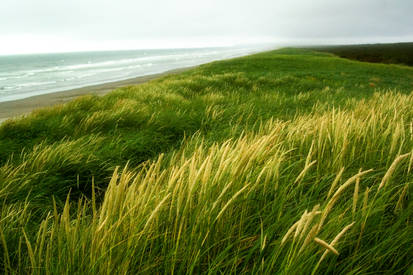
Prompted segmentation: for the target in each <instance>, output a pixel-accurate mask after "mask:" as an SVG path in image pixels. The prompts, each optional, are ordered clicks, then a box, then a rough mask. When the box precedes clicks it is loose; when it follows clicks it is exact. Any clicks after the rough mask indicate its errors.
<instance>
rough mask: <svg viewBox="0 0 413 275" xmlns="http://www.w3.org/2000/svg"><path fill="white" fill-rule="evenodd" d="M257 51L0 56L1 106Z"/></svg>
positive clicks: (257, 49) (230, 49) (255, 48)
mask: <svg viewBox="0 0 413 275" xmlns="http://www.w3.org/2000/svg"><path fill="white" fill-rule="evenodd" d="M259 50H263V47H237V48H234V47H231V48H198V49H162V50H133V51H111V52H83V53H59V54H37V55H14V56H0V102H4V101H10V100H16V99H22V98H26V97H30V96H34V95H40V94H47V93H52V92H57V91H64V90H68V89H73V88H79V87H84V86H89V85H95V84H101V83H106V82H112V81H118V80H124V79H128V78H133V77H138V76H144V75H150V74H155V73H161V72H165V71H168V70H172V69H176V68H184V67H189V66H194V65H199V64H203V63H207V62H211V61H214V60H220V59H227V58H232V57H237V56H242V55H246V54H249V53H252V52H256V51H259Z"/></svg>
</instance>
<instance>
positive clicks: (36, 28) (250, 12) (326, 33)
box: [0, 0, 413, 54]
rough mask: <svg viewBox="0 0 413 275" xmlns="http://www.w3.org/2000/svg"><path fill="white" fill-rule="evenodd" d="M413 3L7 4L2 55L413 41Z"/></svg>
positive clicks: (4, 0)
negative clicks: (141, 48)
mask: <svg viewBox="0 0 413 275" xmlns="http://www.w3.org/2000/svg"><path fill="white" fill-rule="evenodd" d="M412 12H413V0H340V1H339V0H312V1H310V0H248V1H247V0H220V1H219V0H203V1H198V0H192V1H191V0H147V1H137V0H135V1H134V0H1V5H0V54H1V53H7V52H38V51H60V50H62V51H66V50H83V49H84V50H88V49H109V48H113V49H115V48H139V47H169V46H171V47H174V46H175V47H185V46H206V45H210V46H220V45H230V44H239V43H252V42H261V41H262V42H274V43H277V42H287V43H288V42H291V43H297V42H298V43H299V42H301V43H311V42H314V43H323V42H324V43H334V42H339V43H343V42H349V43H354V42H379V41H384V42H389V41H409V40H413V16H412Z"/></svg>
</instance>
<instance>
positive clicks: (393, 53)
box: [312, 43, 413, 66]
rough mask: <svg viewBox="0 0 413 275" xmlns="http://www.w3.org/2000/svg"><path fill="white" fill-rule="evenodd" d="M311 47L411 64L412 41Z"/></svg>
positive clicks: (358, 57) (368, 59)
mask: <svg viewBox="0 0 413 275" xmlns="http://www.w3.org/2000/svg"><path fill="white" fill-rule="evenodd" d="M312 49H313V50H316V51H323V52H329V53H333V54H335V55H338V56H340V57H344V58H349V59H353V60H359V61H365V62H374V63H386V64H401V65H408V66H413V43H392V44H364V45H341V46H320V47H313V48H312Z"/></svg>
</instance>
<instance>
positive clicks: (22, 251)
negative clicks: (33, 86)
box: [0, 49, 413, 274]
mask: <svg viewBox="0 0 413 275" xmlns="http://www.w3.org/2000/svg"><path fill="white" fill-rule="evenodd" d="M412 91H413V69H412V68H409V67H404V66H397V65H382V64H369V63H360V62H353V61H350V60H346V59H341V58H337V57H334V56H331V55H329V54H325V53H317V52H312V51H309V50H299V49H282V50H278V51H272V52H266V53H260V54H256V55H252V56H248V57H242V58H237V59H232V60H227V61H219V62H214V63H210V64H206V65H202V66H200V67H199V68H196V69H193V70H190V71H187V72H185V73H182V74H179V75H171V76H168V77H164V78H162V79H159V80H156V81H152V82H149V83H146V84H143V85H139V86H133V87H128V88H123V89H119V90H116V91H114V92H112V93H110V94H108V95H106V96H104V97H92V96H90V97H82V98H79V99H77V100H74V101H73V102H70V103H68V104H65V105H60V106H56V107H52V108H47V109H42V110H38V111H36V112H34V113H32V114H31V115H28V116H26V117H25V118H22V119H18V120H9V121H7V122H5V123H4V124H2V125H1V126H0V200H1V203H2V208H1V213H0V215H1V217H0V244H1V249H0V255H1V258H0V259H1V261H0V269H1V271H2V272H9V273H34V274H74V273H82V274H126V273H131V274H135V273H176V274H181V273H195V274H197V273H201V272H202V273H251V272H252V273H268V274H273V273H283V274H303V273H314V274H318V273H319V274H324V273H344V272H345V273H352V274H365V273H369V272H370V273H376V272H377V271H382V272H385V273H386V272H387V273H395V272H401V273H403V272H405V273H410V272H413V258H412V257H411V255H412V253H413V246H412V243H413V224H412V222H413V221H412V217H413V202H412V200H411V197H412V195H413V191H412V190H413V189H412V185H413V174H412V169H413V124H412V121H413V108H412V106H413V94H412Z"/></svg>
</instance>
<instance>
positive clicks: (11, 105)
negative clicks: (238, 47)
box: [0, 67, 193, 123]
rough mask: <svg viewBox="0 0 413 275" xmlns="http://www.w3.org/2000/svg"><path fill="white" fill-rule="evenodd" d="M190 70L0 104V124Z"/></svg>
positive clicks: (168, 72)
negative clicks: (54, 106)
mask: <svg viewBox="0 0 413 275" xmlns="http://www.w3.org/2000/svg"><path fill="white" fill-rule="evenodd" d="M191 68H193V67H190V68H181V69H175V70H171V71H167V72H164V73H160V74H153V75H147V76H140V77H135V78H130V79H126V80H121V81H115V82H109V83H103V84H98V85H93V86H86V87H82V88H77V89H72V90H66V91H60V92H55V93H49V94H43V95H37V96H32V97H28V98H24V99H19V100H13V101H6V102H0V123H1V122H3V121H5V120H7V119H8V118H14V117H18V116H21V115H24V114H27V113H30V112H31V111H33V110H34V109H37V108H42V107H47V106H52V105H55V104H61V103H65V102H68V101H70V100H72V99H74V98H76V97H79V96H82V95H88V94H94V95H99V96H102V95H105V94H107V93H109V92H110V91H112V90H115V89H117V88H121V87H126V86H131V85H137V84H141V83H144V82H147V81H150V80H153V79H156V78H159V77H162V76H165V75H169V74H175V73H180V72H183V71H186V70H189V69H191Z"/></svg>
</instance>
